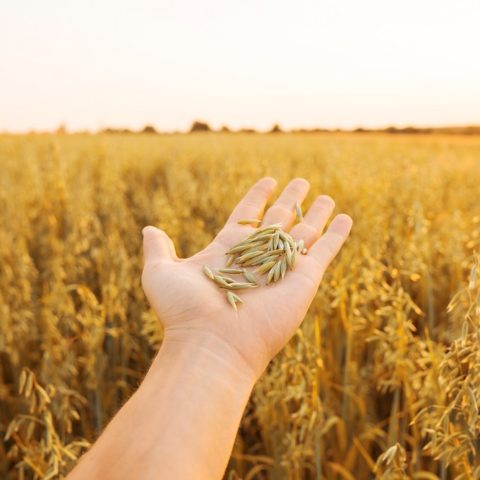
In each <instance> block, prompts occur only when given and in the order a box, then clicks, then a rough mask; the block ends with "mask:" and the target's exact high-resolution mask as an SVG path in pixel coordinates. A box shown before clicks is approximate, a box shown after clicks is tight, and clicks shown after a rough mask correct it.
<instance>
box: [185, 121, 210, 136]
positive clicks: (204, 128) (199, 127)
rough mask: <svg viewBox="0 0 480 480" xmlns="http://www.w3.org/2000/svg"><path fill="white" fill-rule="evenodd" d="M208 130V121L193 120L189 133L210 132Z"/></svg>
mask: <svg viewBox="0 0 480 480" xmlns="http://www.w3.org/2000/svg"><path fill="white" fill-rule="evenodd" d="M210 131H211V128H210V126H209V125H208V123H205V122H200V121H198V120H195V121H194V122H193V123H192V126H191V128H190V133H192V132H210Z"/></svg>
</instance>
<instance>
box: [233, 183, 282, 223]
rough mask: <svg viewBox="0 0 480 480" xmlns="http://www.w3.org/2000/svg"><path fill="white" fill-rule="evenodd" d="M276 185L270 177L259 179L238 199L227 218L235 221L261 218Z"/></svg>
mask: <svg viewBox="0 0 480 480" xmlns="http://www.w3.org/2000/svg"><path fill="white" fill-rule="evenodd" d="M276 186H277V181H276V180H275V179H274V178H271V177H265V178H262V179H261V180H259V181H258V182H257V183H256V184H255V185H254V186H253V187H252V188H250V190H249V191H248V192H247V194H246V195H245V196H244V197H243V198H242V200H240V202H239V203H238V205H237V206H236V207H235V208H234V210H233V212H232V213H231V215H230V217H229V218H228V220H227V224H229V223H237V222H238V221H239V220H245V219H248V218H257V219H258V218H261V216H262V213H263V210H264V208H265V205H266V204H267V201H268V199H269V198H270V196H271V195H272V193H273V190H274V189H275V187H276Z"/></svg>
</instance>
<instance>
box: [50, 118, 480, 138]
mask: <svg viewBox="0 0 480 480" xmlns="http://www.w3.org/2000/svg"><path fill="white" fill-rule="evenodd" d="M198 132H212V133H215V132H217V133H275V134H278V133H387V134H421V135H424V134H451V135H480V125H471V126H463V127H431V128H430V127H402V128H399V127H387V128H374V129H371V128H356V129H352V130H348V129H338V128H337V129H328V128H296V129H291V130H286V129H282V128H281V127H280V125H278V124H275V125H274V126H273V127H272V128H271V129H270V130H268V131H260V130H255V129H254V128H241V129H237V130H233V129H230V128H229V127H227V126H226V125H224V126H222V127H221V128H220V129H218V130H215V129H213V128H211V127H210V125H209V124H208V123H206V122H203V121H198V120H197V121H195V122H193V123H192V126H191V127H190V130H189V131H188V132H187V133H198ZM60 133H63V132H60ZM100 133H111V134H117V133H121V134H125V133H131V134H135V133H148V134H178V133H186V132H182V131H169V132H167V131H159V130H157V129H156V128H155V127H153V126H152V125H146V126H145V127H144V128H143V129H141V130H129V129H127V128H105V129H102V130H101V131H100Z"/></svg>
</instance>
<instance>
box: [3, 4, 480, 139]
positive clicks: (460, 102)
mask: <svg viewBox="0 0 480 480" xmlns="http://www.w3.org/2000/svg"><path fill="white" fill-rule="evenodd" d="M196 119H198V120H204V121H206V122H208V123H209V124H210V125H211V126H212V127H213V128H219V127H220V126H222V125H228V126H229V127H231V128H241V127H252V128H257V129H260V130H262V129H268V128H270V127H271V126H272V125H273V124H274V123H279V124H280V125H281V126H282V127H284V128H302V127H303V128H309V127H316V126H318V127H327V128H356V127H359V126H363V127H385V126H389V125H396V126H406V125H419V126H426V125H430V126H440V125H465V124H480V1H478V0H402V1H388V0H362V1H358V0H348V1H347V0H295V1H293V0H292V1H290V0H275V1H274V0H256V1H253V0H242V1H241V2H239V1H236V2H233V1H229V0H204V1H202V2H199V1H186V0H175V1H173V0H172V1H163V0H157V1H150V0H135V1H122V0H115V1H113V0H95V1H90V0H82V1H79V0H77V1H74V0H71V1H65V0H61V1H60V0H58V1H57V0H42V1H38V0H9V1H8V0H1V1H0V131H15V132H16V131H28V130H31V129H36V130H46V129H54V128H57V127H58V126H59V125H60V124H66V126H67V128H68V129H71V130H78V129H92V130H96V129H99V128H105V127H117V128H133V129H137V128H141V127H143V126H144V125H146V124H150V125H154V126H155V127H156V128H157V129H159V130H185V129H188V127H189V126H190V124H191V123H192V121H193V120H196Z"/></svg>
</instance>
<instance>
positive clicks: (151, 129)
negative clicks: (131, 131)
mask: <svg viewBox="0 0 480 480" xmlns="http://www.w3.org/2000/svg"><path fill="white" fill-rule="evenodd" d="M141 133H157V131H156V130H155V127H152V126H151V125H145V127H144V128H143V130H142V132H141Z"/></svg>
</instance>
